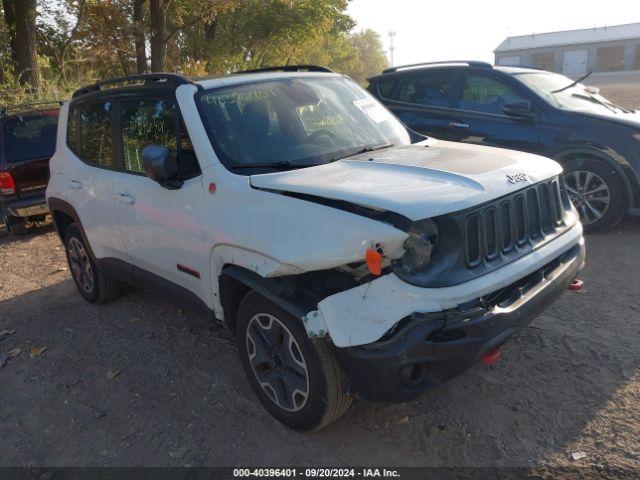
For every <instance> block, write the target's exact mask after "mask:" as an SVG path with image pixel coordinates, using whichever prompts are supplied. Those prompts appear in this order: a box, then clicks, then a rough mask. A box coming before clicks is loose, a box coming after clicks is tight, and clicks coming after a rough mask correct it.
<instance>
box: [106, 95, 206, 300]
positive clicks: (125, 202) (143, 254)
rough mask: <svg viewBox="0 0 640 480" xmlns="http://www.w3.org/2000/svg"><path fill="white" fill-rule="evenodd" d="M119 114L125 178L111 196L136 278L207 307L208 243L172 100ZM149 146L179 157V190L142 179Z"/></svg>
mask: <svg viewBox="0 0 640 480" xmlns="http://www.w3.org/2000/svg"><path fill="white" fill-rule="evenodd" d="M118 110H119V115H120V125H121V128H120V130H121V143H122V150H121V151H122V162H123V166H124V169H125V174H124V175H122V176H121V178H119V179H118V180H117V181H116V182H115V184H114V189H115V190H114V195H115V199H116V212H117V218H118V223H119V225H120V232H121V234H122V237H123V239H124V244H125V248H126V251H127V253H128V254H129V256H130V257H131V260H132V262H133V264H134V265H135V266H136V267H138V269H136V272H137V273H136V275H138V276H141V275H140V274H141V272H140V271H139V269H141V270H143V271H144V272H150V273H152V274H154V275H157V276H159V277H161V278H162V279H164V280H169V281H170V282H172V283H173V284H176V285H178V286H181V287H184V288H186V289H187V290H189V291H191V292H192V293H194V294H195V295H197V296H198V297H200V298H201V299H203V300H205V302H206V299H207V293H206V284H207V282H206V280H207V279H206V278H205V275H207V272H208V258H209V252H208V248H209V247H210V242H207V241H206V237H205V235H204V230H203V228H202V217H203V201H204V191H203V186H202V181H201V175H200V168H199V166H198V163H197V160H196V158H195V154H194V153H193V149H192V147H191V146H190V142H189V140H188V137H187V136H186V133H184V134H182V135H179V134H178V131H179V130H180V131H183V130H182V129H181V128H180V121H179V114H178V109H177V105H176V103H175V102H174V101H171V100H162V99H152V98H150V99H135V100H127V99H123V100H122V101H121V102H120V104H119V108H118ZM150 145H158V146H164V147H167V148H169V149H171V151H172V153H173V154H174V155H176V156H178V158H179V161H180V163H181V175H182V177H183V179H184V184H183V185H182V187H181V188H179V189H176V190H169V189H167V188H165V187H162V186H161V185H159V184H158V183H156V182H155V181H153V180H151V179H150V178H149V177H147V176H146V174H145V173H144V169H143V167H142V161H141V152H142V150H143V149H144V148H145V147H147V146H150ZM207 276H208V275H207ZM139 280H140V279H139ZM142 281H144V279H142Z"/></svg>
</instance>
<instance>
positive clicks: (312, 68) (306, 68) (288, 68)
mask: <svg viewBox="0 0 640 480" xmlns="http://www.w3.org/2000/svg"><path fill="white" fill-rule="evenodd" d="M262 72H323V73H335V72H334V71H333V70H331V69H329V68H327V67H320V66H318V65H281V66H278V67H263V68H253V69H251V70H243V71H241V72H233V73H234V74H240V73H262Z"/></svg>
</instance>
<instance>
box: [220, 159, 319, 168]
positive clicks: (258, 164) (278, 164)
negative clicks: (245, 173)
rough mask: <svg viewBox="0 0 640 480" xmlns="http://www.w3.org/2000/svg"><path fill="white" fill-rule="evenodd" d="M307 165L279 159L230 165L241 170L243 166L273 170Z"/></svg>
mask: <svg viewBox="0 0 640 480" xmlns="http://www.w3.org/2000/svg"><path fill="white" fill-rule="evenodd" d="M306 166H307V165H304V164H303V165H296V164H295V163H293V162H292V161H290V160H280V161H279V162H255V163H237V164H235V165H232V166H231V168H232V169H233V170H242V169H245V168H273V169H274V170H286V169H287V168H300V167H306Z"/></svg>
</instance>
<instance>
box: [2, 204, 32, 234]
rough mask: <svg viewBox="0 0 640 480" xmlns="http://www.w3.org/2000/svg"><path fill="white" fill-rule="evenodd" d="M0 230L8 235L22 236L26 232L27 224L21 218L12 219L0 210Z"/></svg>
mask: <svg viewBox="0 0 640 480" xmlns="http://www.w3.org/2000/svg"><path fill="white" fill-rule="evenodd" d="M0 223H1V224H2V225H0V229H4V231H5V233H8V234H9V235H24V234H26V233H27V232H28V229H27V223H26V222H25V221H24V219H23V218H19V217H13V216H11V215H9V214H8V213H6V212H5V211H4V209H3V208H0Z"/></svg>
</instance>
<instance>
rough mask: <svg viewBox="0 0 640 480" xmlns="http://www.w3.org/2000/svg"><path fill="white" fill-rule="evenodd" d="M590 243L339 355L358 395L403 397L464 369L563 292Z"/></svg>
mask: <svg viewBox="0 0 640 480" xmlns="http://www.w3.org/2000/svg"><path fill="white" fill-rule="evenodd" d="M584 259H585V249H584V240H583V239H582V238H580V240H579V241H578V243H576V244H575V245H574V246H572V247H570V248H569V250H566V251H565V252H564V253H562V254H561V255H559V256H557V257H555V258H553V259H552V260H550V261H548V262H546V263H545V264H544V267H542V268H538V269H537V270H535V271H533V272H531V273H529V274H528V275H527V276H526V277H525V278H521V279H520V280H518V281H516V282H514V283H512V284H510V285H508V286H506V287H503V288H500V290H498V291H495V292H493V294H491V295H486V296H484V297H482V298H479V299H477V301H475V302H467V303H466V304H463V305H460V306H458V307H457V308H454V309H450V310H445V311H442V312H432V313H420V312H414V313H412V314H411V315H409V316H407V317H406V318H405V319H404V320H403V321H401V322H400V323H399V324H398V325H397V326H396V328H395V329H394V330H393V331H392V332H390V333H388V334H387V335H386V336H385V337H383V338H382V339H380V340H379V341H376V342H374V343H371V344H368V345H361V346H354V347H346V348H338V347H336V346H334V347H333V353H334V355H335V357H336V359H337V360H338V362H339V364H340V366H341V367H342V369H343V370H344V371H345V373H346V374H347V376H348V378H349V380H350V382H351V385H352V387H353V388H354V390H355V391H356V393H357V394H358V395H360V396H361V397H362V398H365V399H367V400H370V401H386V402H401V401H408V400H411V399H412V398H414V397H416V396H418V395H419V394H420V393H422V392H424V391H425V390H427V389H429V388H432V387H434V386H437V385H439V384H441V383H443V382H445V381H447V380H449V379H450V378H452V377H454V376H456V375H458V374H460V373H462V372H464V371H465V370H466V369H468V368H469V367H470V366H472V365H473V364H474V363H476V362H477V361H478V360H479V359H480V358H481V357H482V356H483V355H485V354H486V353H488V352H490V351H492V350H493V349H495V348H497V347H499V346H500V345H502V344H504V343H505V342H506V341H507V340H508V339H509V337H511V336H512V335H513V334H514V333H516V332H517V331H518V330H520V329H521V328H523V327H524V326H525V325H527V324H528V323H529V322H530V321H531V320H532V319H533V318H534V317H535V316H536V315H538V314H539V313H540V312H541V311H542V310H544V309H545V308H546V307H547V306H549V305H550V304H551V302H553V301H554V300H555V299H556V298H557V297H558V296H560V295H561V294H562V293H563V292H564V291H565V290H566V289H567V287H568V285H569V284H570V283H571V282H572V281H573V279H574V278H575V277H576V275H577V274H578V272H579V270H580V269H581V268H582V266H583V264H584Z"/></svg>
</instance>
